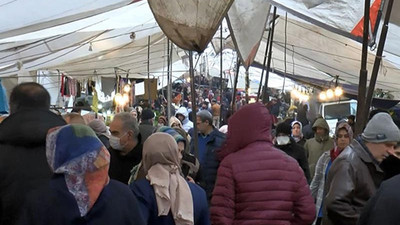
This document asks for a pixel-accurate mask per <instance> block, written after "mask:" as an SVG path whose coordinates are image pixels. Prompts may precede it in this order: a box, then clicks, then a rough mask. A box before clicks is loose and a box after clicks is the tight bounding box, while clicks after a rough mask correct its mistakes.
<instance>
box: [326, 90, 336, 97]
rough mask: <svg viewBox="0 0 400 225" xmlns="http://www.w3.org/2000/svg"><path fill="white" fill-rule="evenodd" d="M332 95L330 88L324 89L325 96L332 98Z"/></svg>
mask: <svg viewBox="0 0 400 225" xmlns="http://www.w3.org/2000/svg"><path fill="white" fill-rule="evenodd" d="M333 96H334V93H333V91H332V89H329V90H327V91H326V97H327V98H333Z"/></svg>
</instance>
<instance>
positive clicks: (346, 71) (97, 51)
mask: <svg viewBox="0 0 400 225" xmlns="http://www.w3.org/2000/svg"><path fill="white" fill-rule="evenodd" d="M16 2H26V1H16ZM91 2H92V1H91ZM104 2H105V1H104ZM119 2H120V3H121V4H125V5H126V6H124V7H119V8H118V7H117V6H115V7H114V8H116V9H114V10H111V11H107V10H106V9H108V10H109V9H110V8H104V11H107V12H104V13H101V14H98V15H95V16H91V17H87V18H86V16H85V17H82V18H80V20H78V19H79V18H78V17H74V18H75V19H72V20H68V22H69V21H74V22H71V23H67V24H64V22H66V20H65V21H64V22H62V23H54V24H50V25H49V24H48V26H46V27H49V28H47V29H44V30H40V29H42V28H43V27H40V25H37V26H34V25H33V24H35V22H36V23H38V24H41V21H42V22H43V21H44V19H41V20H40V21H30V22H29V23H27V24H29V26H33V27H35V29H34V30H37V31H35V32H32V33H27V32H28V31H31V30H25V31H24V32H20V33H18V34H21V35H19V36H14V35H15V34H14V33H12V31H13V30H17V29H19V28H21V27H23V26H22V25H21V24H20V25H19V26H17V25H15V24H12V23H11V21H8V25H7V27H5V28H2V29H3V30H1V29H0V34H3V36H0V37H9V38H5V39H1V40H0V78H2V77H3V78H4V77H10V76H11V77H12V76H16V75H19V76H21V75H26V74H28V75H29V74H36V71H37V70H51V71H54V70H57V69H58V70H60V71H65V72H66V73H68V74H69V75H71V76H79V77H80V76H92V75H93V73H94V72H95V71H96V74H97V75H98V76H113V75H114V68H115V67H118V68H121V69H123V70H126V71H128V70H129V73H130V76H132V77H138V78H144V77H147V47H148V37H149V36H150V73H151V76H159V75H162V74H163V73H161V72H160V71H162V70H163V68H165V67H166V65H167V64H166V60H167V59H166V55H167V45H166V37H165V36H164V35H163V34H162V32H161V30H160V29H159V27H158V26H157V24H156V23H155V19H154V17H153V15H152V13H151V10H150V8H149V6H148V4H147V1H139V2H136V3H132V4H129V5H127V4H128V3H129V2H130V1H119ZM86 3H87V2H85V4H86ZM10 4H11V3H10ZM65 4H66V5H71V6H68V7H70V8H69V9H70V11H71V12H72V11H74V12H75V14H79V13H82V12H83V10H84V8H80V5H79V4H81V5H82V4H84V3H78V2H75V1H73V2H71V1H69V2H68V3H65ZM87 4H90V3H87ZM40 6H41V5H40V4H38V5H37V6H32V10H33V11H38V10H39V9H40ZM42 6H43V5H42ZM54 7H56V6H54ZM58 7H59V8H61V9H63V10H64V9H65V7H64V8H63V5H58ZM82 7H83V6H82ZM99 7H100V6H99ZM104 7H111V6H104ZM77 8H79V9H81V11H79V10H75V9H77ZM111 8H113V7H111ZM396 8H399V7H398V4H397V3H395V9H393V12H396ZM4 9H5V8H4V7H3V5H0V12H3V11H4ZM61 9H60V10H61ZM14 10H16V9H14ZM86 10H87V9H86ZM360 10H361V9H360ZM60 12H63V11H60ZM98 12H100V11H98ZM61 14H62V13H61ZM94 14H97V13H93V14H88V15H94ZM278 14H280V17H279V19H278V21H277V23H276V31H275V37H274V48H273V59H272V68H273V69H275V70H280V71H284V70H285V64H284V58H285V57H284V49H285V46H286V54H287V55H286V59H287V60H286V61H287V62H286V72H288V73H293V74H298V75H302V76H308V77H314V78H320V79H324V80H327V81H330V80H332V79H334V77H335V76H339V82H341V83H350V84H357V82H358V76H359V68H360V59H361V44H360V43H358V42H356V41H353V40H352V39H349V38H347V37H345V36H341V35H339V34H337V33H333V32H331V31H328V30H325V29H324V28H321V27H318V26H316V25H313V24H310V23H308V22H305V21H304V20H302V19H300V18H298V17H294V16H292V15H290V14H289V16H288V20H287V30H286V33H285V12H284V11H281V10H279V11H278ZM0 15H2V14H0ZM66 15H67V14H66ZM49 18H51V19H50V20H51V21H53V20H54V18H53V17H51V16H49ZM55 21H56V20H55ZM16 22H17V21H16ZM392 22H394V23H395V24H399V22H400V19H399V16H398V15H396V14H395V13H393V20H392ZM16 24H17V23H16ZM60 24H63V25H60ZM56 25H58V26H56ZM397 29H398V27H397V26H396V25H394V24H393V23H392V24H390V28H389V34H388V43H387V45H386V51H385V53H384V57H383V63H382V67H381V70H380V71H379V76H378V82H377V88H382V89H383V90H386V91H391V92H393V93H394V94H395V96H400V95H399V94H398V90H400V80H399V79H397V77H396V75H397V73H398V72H399V71H398V70H399V68H400V60H399V55H400V54H399V52H400V49H399V48H400V47H399V46H400V44H399V40H400V39H399V38H398V37H397V36H398V32H397ZM25 33H26V34H25ZM218 33H219V32H218ZM218 35H219V34H217V36H218ZM267 36H268V35H267V32H266V33H264V38H263V40H262V43H261V45H260V48H259V50H258V52H257V55H256V59H255V60H256V62H258V63H259V64H261V63H262V61H263V58H264V52H265V43H266V41H267V40H266V37H267ZM285 36H286V37H287V42H286V45H285V39H286V38H285ZM89 49H91V51H89ZM398 49H399V51H398ZM173 52H174V56H173V61H174V62H177V61H180V60H181V59H182V58H181V57H182V56H184V55H185V53H184V52H183V51H182V50H180V49H177V48H176V47H175V48H174V51H173ZM206 52H207V51H206ZM388 52H390V53H391V54H389V53H388ZM213 57H215V58H216V59H218V56H216V55H215V54H214V56H213ZM373 60H374V52H373V51H370V55H369V59H368V66H369V67H368V69H369V71H371V68H372V64H373ZM230 65H231V63H230ZM182 68H186V67H182ZM214 68H216V69H219V63H215V65H214ZM225 69H226V66H224V70H225ZM164 70H165V69H164ZM182 73H183V72H182ZM250 76H251V77H252V79H254V80H257V78H258V79H259V72H254V73H253V75H252V74H251V75H250Z"/></svg>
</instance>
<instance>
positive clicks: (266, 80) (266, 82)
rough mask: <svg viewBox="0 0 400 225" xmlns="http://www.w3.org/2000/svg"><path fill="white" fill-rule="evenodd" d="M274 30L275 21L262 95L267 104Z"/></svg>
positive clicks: (273, 27) (273, 26)
mask: <svg viewBox="0 0 400 225" xmlns="http://www.w3.org/2000/svg"><path fill="white" fill-rule="evenodd" d="M275 16H276V7H275V6H274V14H273V17H272V18H275ZM274 32H275V21H274V23H272V30H271V40H270V44H269V53H268V63H267V71H266V72H265V83H264V93H263V96H262V101H263V103H264V104H266V103H267V102H268V101H269V96H268V80H269V70H270V69H271V60H272V47H273V43H274Z"/></svg>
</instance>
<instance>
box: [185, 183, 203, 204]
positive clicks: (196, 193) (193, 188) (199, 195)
mask: <svg viewBox="0 0 400 225" xmlns="http://www.w3.org/2000/svg"><path fill="white" fill-rule="evenodd" d="M188 185H189V188H190V192H191V193H192V195H193V197H194V199H196V200H197V201H199V200H200V199H203V200H204V201H206V199H207V194H206V191H205V190H204V189H203V188H201V187H200V186H199V185H197V184H195V183H192V182H188Z"/></svg>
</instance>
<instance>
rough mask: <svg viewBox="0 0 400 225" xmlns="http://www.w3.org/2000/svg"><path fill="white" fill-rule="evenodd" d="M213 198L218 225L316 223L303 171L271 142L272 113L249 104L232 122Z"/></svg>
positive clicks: (222, 153) (214, 219) (214, 214)
mask: <svg viewBox="0 0 400 225" xmlns="http://www.w3.org/2000/svg"><path fill="white" fill-rule="evenodd" d="M228 126H229V130H228V136H227V141H226V144H225V146H224V147H223V149H221V152H220V154H219V156H220V158H221V159H222V161H221V164H220V167H219V169H218V175H217V181H216V185H215V188H214V192H213V197H212V200H211V220H212V224H214V225H220V224H224V225H226V224H254V225H257V224H263V225H268V224H271V225H272V224H274V225H276V224H311V223H312V221H313V219H314V217H315V205H314V203H313V199H312V197H311V194H310V190H309V188H308V184H307V180H306V178H305V177H304V173H303V170H302V169H301V168H300V167H299V165H298V163H297V162H296V161H295V160H294V159H293V158H291V157H290V156H288V155H287V154H285V153H284V152H282V151H281V150H278V149H276V148H275V147H274V146H273V144H272V142H271V115H270V114H269V113H268V111H267V109H266V108H265V107H264V106H263V105H262V104H261V103H255V104H249V105H246V106H244V107H243V108H242V109H240V110H239V111H238V112H236V113H235V114H234V115H233V116H232V117H231V118H230V119H229V125H228Z"/></svg>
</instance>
